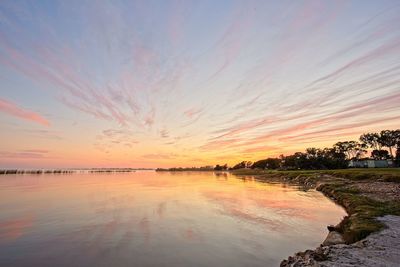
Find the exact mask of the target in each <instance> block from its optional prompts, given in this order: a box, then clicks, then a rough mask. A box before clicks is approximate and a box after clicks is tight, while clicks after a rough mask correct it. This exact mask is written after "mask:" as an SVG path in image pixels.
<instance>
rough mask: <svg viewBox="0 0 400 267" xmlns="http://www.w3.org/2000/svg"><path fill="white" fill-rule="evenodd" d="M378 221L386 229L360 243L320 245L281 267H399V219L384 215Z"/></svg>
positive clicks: (283, 262) (297, 255)
mask: <svg viewBox="0 0 400 267" xmlns="http://www.w3.org/2000/svg"><path fill="white" fill-rule="evenodd" d="M378 220H379V221H381V222H382V223H384V224H385V226H386V228H385V229H384V230H382V231H380V232H377V233H373V234H371V235H369V236H368V237H366V238H365V239H363V240H360V241H358V242H356V243H353V244H350V245H345V244H330V245H324V244H321V246H320V247H318V248H316V249H314V250H306V251H305V252H298V253H296V254H295V255H294V256H290V257H289V258H288V259H287V260H283V261H282V262H281V265H280V266H282V267H289V266H290V267H292V266H293V267H295V266H313V267H318V266H321V267H342V266H365V267H378V266H382V267H383V266H385V267H390V266H393V267H395V266H399V263H400V238H399V237H400V216H394V215H386V216H383V217H380V218H378ZM330 233H332V232H330ZM327 239H328V238H327Z"/></svg>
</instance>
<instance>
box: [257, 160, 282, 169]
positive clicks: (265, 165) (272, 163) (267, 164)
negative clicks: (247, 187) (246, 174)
mask: <svg viewBox="0 0 400 267" xmlns="http://www.w3.org/2000/svg"><path fill="white" fill-rule="evenodd" d="M280 165H281V159H278V158H267V159H262V160H259V161H256V162H254V163H253V165H251V168H252V169H272V170H275V169H278V168H279V167H280Z"/></svg>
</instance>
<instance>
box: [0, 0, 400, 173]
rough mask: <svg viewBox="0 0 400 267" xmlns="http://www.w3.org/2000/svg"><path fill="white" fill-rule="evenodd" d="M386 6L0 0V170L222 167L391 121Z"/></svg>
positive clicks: (395, 94) (393, 7) (397, 95)
mask: <svg viewBox="0 0 400 267" xmlns="http://www.w3.org/2000/svg"><path fill="white" fill-rule="evenodd" d="M399 25H400V2H399V1H397V0H393V1H385V0H379V1H366V0H362V1H322V0H321V1H222V0H221V1H219V0H218V1H215V0H212V1H161V0H160V1H51V0H49V1H44V0H43V1H14V0H3V1H1V2H0V123H1V131H0V140H1V141H0V168H57V167H173V166H202V165H212V164H217V163H219V164H224V163H228V164H231V165H232V164H233V163H236V162H237V161H241V160H252V161H254V160H256V159H262V158H266V157H268V156H278V155H280V154H289V153H293V152H295V151H303V150H304V149H305V148H307V147H324V146H331V145H332V144H333V143H335V142H336V141H339V140H342V141H344V140H356V139H358V136H359V135H360V134H361V133H363V132H368V131H378V130H379V131H380V130H382V129H397V128H399V126H400V27H399Z"/></svg>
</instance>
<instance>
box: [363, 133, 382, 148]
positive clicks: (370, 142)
mask: <svg viewBox="0 0 400 267" xmlns="http://www.w3.org/2000/svg"><path fill="white" fill-rule="evenodd" d="M360 141H361V143H362V144H364V145H365V146H366V147H370V148H373V149H374V150H382V142H381V136H380V134H379V133H366V134H362V135H361V136H360Z"/></svg>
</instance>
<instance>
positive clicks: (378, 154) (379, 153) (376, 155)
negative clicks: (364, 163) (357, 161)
mask: <svg viewBox="0 0 400 267" xmlns="http://www.w3.org/2000/svg"><path fill="white" fill-rule="evenodd" d="M371 157H372V158H373V159H377V160H379V159H388V158H389V152H388V151H387V150H383V149H381V150H377V149H374V150H372V152H371Z"/></svg>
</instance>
